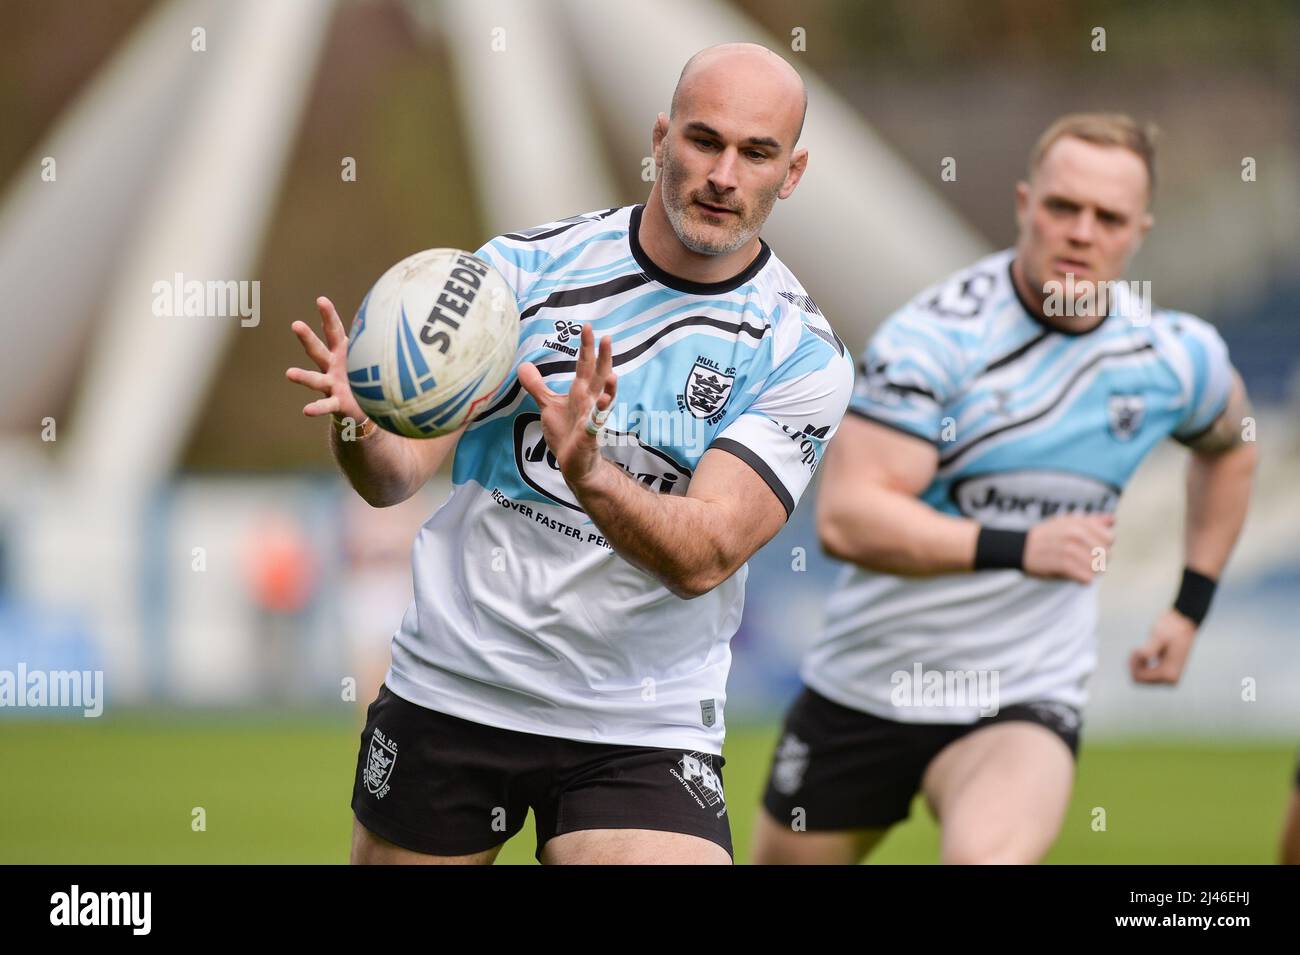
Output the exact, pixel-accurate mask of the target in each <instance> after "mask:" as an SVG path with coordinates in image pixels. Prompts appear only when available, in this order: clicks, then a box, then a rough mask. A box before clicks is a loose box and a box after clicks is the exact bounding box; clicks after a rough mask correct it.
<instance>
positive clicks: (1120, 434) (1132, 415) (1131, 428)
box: [1106, 395, 1146, 441]
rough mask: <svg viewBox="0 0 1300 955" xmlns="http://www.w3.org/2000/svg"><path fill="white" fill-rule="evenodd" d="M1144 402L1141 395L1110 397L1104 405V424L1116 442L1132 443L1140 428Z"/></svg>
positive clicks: (1144, 407)
mask: <svg viewBox="0 0 1300 955" xmlns="http://www.w3.org/2000/svg"><path fill="white" fill-rule="evenodd" d="M1145 410H1146V402H1145V401H1144V400H1143V399H1142V396H1141V395H1111V396H1110V401H1108V402H1107V403H1106V419H1107V420H1106V423H1107V425H1108V426H1109V427H1110V433H1111V436H1112V437H1113V438H1114V439H1115V440H1116V441H1132V440H1133V436H1134V435H1136V434H1137V433H1138V431H1139V430H1140V429H1141V427H1142V419H1143V417H1144V414H1143V412H1144V411H1145Z"/></svg>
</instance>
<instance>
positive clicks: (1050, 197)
mask: <svg viewBox="0 0 1300 955" xmlns="http://www.w3.org/2000/svg"><path fill="white" fill-rule="evenodd" d="M1154 168H1155V167H1154V148H1153V144H1152V139H1151V136H1150V134H1149V132H1148V131H1147V130H1146V129H1144V128H1142V127H1140V126H1138V125H1137V124H1136V123H1134V122H1133V121H1132V120H1131V119H1130V118H1128V117H1125V116H1118V115H1111V114H1078V115H1072V116H1066V117H1063V118H1062V119H1060V120H1058V121H1057V122H1056V123H1054V124H1053V125H1052V126H1051V127H1050V128H1049V129H1048V130H1047V131H1046V132H1045V133H1044V134H1043V136H1042V137H1041V138H1040V139H1039V141H1038V143H1037V145H1036V147H1035V148H1034V150H1033V153H1032V155H1031V158H1030V163H1029V176H1028V179H1027V181H1024V182H1021V183H1019V184H1018V185H1017V187H1016V216H1017V223H1018V226H1019V235H1018V238H1017V241H1016V244H1015V247H1014V248H1013V249H1008V250H1006V251H1003V252H999V253H996V254H994V255H991V256H988V257H987V258H984V259H982V260H980V261H979V262H976V263H975V264H974V265H972V266H970V267H968V268H965V269H963V270H962V271H960V272H958V273H956V274H955V275H953V276H951V277H949V278H948V279H946V280H944V281H942V282H940V283H939V284H938V285H937V286H935V287H934V288H931V289H929V290H927V291H925V292H923V293H922V294H921V295H920V296H918V297H917V298H916V299H915V300H914V301H912V302H911V303H910V304H908V305H906V306H905V307H903V308H902V309H900V310H899V311H898V312H896V313H894V314H893V315H891V316H890V317H889V318H888V319H887V320H886V321H885V322H884V323H883V325H882V326H881V327H880V328H879V329H878V330H877V331H876V333H875V335H874V337H873V339H872V341H871V342H870V344H869V346H868V347H867V349H866V352H865V354H864V356H863V358H862V362H861V366H860V369H859V370H860V374H859V376H858V381H857V385H856V387H855V391H854V396H853V399H852V400H851V401H850V405H849V411H850V412H851V413H850V415H849V416H848V417H847V418H846V420H845V422H844V425H843V427H842V428H841V429H840V434H839V437H838V438H837V439H836V441H835V444H834V448H833V450H832V452H831V454H830V461H829V463H828V464H827V466H826V471H825V474H824V475H823V485H822V488H821V491H820V493H819V495H818V508H817V523H818V532H819V536H820V538H821V541H822V544H823V546H824V548H825V549H826V550H827V551H828V552H829V553H830V554H831V555H832V556H834V557H837V558H840V559H842V560H845V561H848V562H850V565H849V566H848V567H846V568H845V570H844V572H843V575H842V577H841V578H840V580H839V581H838V584H837V587H836V590H835V592H834V593H833V595H832V596H831V598H830V599H829V601H828V606H827V621H826V624H825V628H824V630H823V631H822V632H821V633H820V635H819V636H818V637H817V638H816V639H815V641H814V644H813V646H812V647H811V649H810V651H809V652H808V653H807V655H806V657H805V659H804V663H803V667H802V677H803V682H804V690H803V692H802V694H801V695H800V696H799V698H798V699H797V701H796V702H795V703H794V705H793V707H792V708H791V710H790V711H789V713H788V715H787V718H786V722H785V727H784V731H783V733H782V735H781V738H780V741H779V743H778V748H777V750H776V753H775V757H774V760H773V763H772V769H771V774H770V777H769V781H768V785H767V790H766V793H765V795H764V800H763V805H764V811H763V812H762V813H760V819H759V820H758V823H757V829H756V836H755V841H756V846H755V860H756V861H759V862H771V863H776V862H781V863H811V862H820V863H851V862H856V861H859V860H860V859H862V858H863V857H864V856H865V855H866V854H868V853H869V852H870V850H871V849H872V847H873V846H875V845H876V844H877V842H878V841H879V840H880V839H881V837H882V836H883V835H884V834H885V832H887V831H888V829H889V828H890V827H891V826H892V825H894V824H895V823H897V822H899V821H901V820H903V819H905V818H906V817H907V816H908V813H909V807H910V805H911V803H912V800H913V797H914V796H915V794H916V793H917V792H918V791H920V792H923V793H924V794H925V797H926V800H927V802H928V805H929V807H930V809H931V811H932V812H933V813H934V815H935V817H936V819H937V820H938V822H939V824H940V827H941V830H942V859H943V860H944V861H945V862H959V863H974V862H1019V863H1027V862H1033V861H1037V860H1039V859H1041V858H1042V857H1043V855H1044V854H1045V853H1046V852H1047V850H1048V849H1049V848H1050V846H1051V844H1052V842H1053V840H1054V839H1055V837H1056V835H1057V832H1058V831H1059V829H1060V826H1061V822H1062V818H1063V815H1064V813H1065V810H1066V806H1067V803H1068V801H1069V798H1070V789H1071V785H1072V782H1073V775H1074V756H1075V755H1076V754H1077V750H1078V739H1079V729H1080V712H1081V709H1082V707H1083V705H1084V702H1085V685H1086V682H1087V680H1088V677H1089V675H1090V674H1091V673H1092V671H1093V668H1094V666H1095V661H1096V639H1095V630H1096V614H1097V610H1096V588H1097V577H1098V575H1099V574H1100V573H1101V572H1102V571H1104V569H1105V561H1106V557H1107V554H1108V551H1109V548H1110V546H1111V544H1112V541H1113V535H1114V525H1113V519H1114V518H1113V512H1114V510H1115V507H1116V504H1117V503H1118V501H1119V496H1120V494H1121V492H1122V489H1123V488H1124V485H1125V484H1126V482H1127V481H1128V479H1129V478H1130V476H1131V475H1132V474H1133V472H1134V470H1135V469H1136V468H1137V466H1138V464H1139V463H1140V462H1141V461H1142V459H1143V458H1144V457H1145V456H1146V455H1147V453H1148V452H1149V451H1150V450H1151V449H1152V448H1153V447H1154V446H1155V445H1156V444H1157V443H1158V442H1159V441H1161V440H1162V439H1164V438H1165V437H1167V436H1168V437H1173V438H1174V439H1176V440H1178V441H1180V442H1181V443H1183V444H1184V445H1186V446H1187V447H1188V448H1190V450H1191V454H1190V463H1189V470H1188V472H1187V483H1186V528H1185V545H1184V551H1185V565H1186V566H1185V569H1184V570H1183V574H1182V585H1181V589H1180V591H1179V592H1178V595H1177V598H1176V600H1175V602H1174V606H1173V607H1172V608H1171V609H1169V610H1167V611H1165V612H1164V613H1162V614H1161V616H1160V617H1159V618H1158V619H1157V620H1156V622H1155V624H1154V626H1153V627H1152V629H1151V631H1150V634H1149V636H1148V637H1147V639H1146V641H1145V642H1144V643H1143V644H1142V645H1141V646H1140V647H1139V648H1138V649H1136V650H1135V651H1133V653H1132V657H1131V659H1130V661H1129V665H1130V669H1131V673H1132V678H1133V679H1134V680H1136V681H1137V682H1139V683H1142V684H1145V685H1154V684H1174V683H1177V682H1178V679H1179V677H1180V675H1181V674H1182V672H1183V668H1184V666H1185V664H1186V662H1187V657H1188V654H1189V653H1190V651H1191V648H1192V643H1193V640H1194V638H1195V636H1196V632H1197V628H1198V626H1199V625H1200V623H1201V621H1202V619H1203V618H1204V616H1205V613H1206V611H1207V609H1208V606H1209V603H1210V598H1211V596H1212V594H1213V591H1214V587H1215V582H1216V581H1217V580H1218V579H1219V577H1220V575H1221V574H1222V573H1223V569H1224V565H1225V563H1226V562H1227V560H1228V555H1229V553H1230V552H1231V550H1232V547H1233V545H1234V543H1235V541H1236V538H1237V535H1238V532H1239V531H1240V529H1241V526H1242V522H1243V520H1244V518H1245V514H1246V509H1247V503H1248V499H1249V495H1250V486H1251V479H1252V474H1253V470H1254V466H1255V446H1254V444H1253V443H1250V442H1244V441H1243V419H1244V418H1245V417H1246V416H1247V415H1249V414H1250V410H1249V407H1248V404H1247V397H1246V392H1245V389H1244V387H1243V385H1242V382H1241V379H1240V377H1239V376H1238V375H1237V374H1236V372H1235V371H1234V370H1233V368H1232V366H1231V365H1230V364H1229V361H1228V354H1227V349H1226V348H1225V346H1224V343H1223V341H1222V339H1221V338H1220V337H1219V335H1218V334H1217V332H1216V331H1215V330H1214V328H1213V327H1212V326H1211V325H1210V324H1209V323H1207V322H1205V321H1203V320H1201V319H1200V318H1197V317H1195V316H1192V315H1188V314H1185V313H1181V312H1176V311H1168V310H1155V309H1154V308H1151V307H1149V302H1148V301H1147V300H1148V299H1149V296H1145V295H1144V293H1143V290H1142V288H1141V287H1140V286H1139V287H1138V288H1136V289H1134V288H1133V287H1131V286H1130V285H1129V284H1127V283H1124V284H1122V283H1120V282H1119V280H1120V279H1121V278H1122V277H1123V276H1124V275H1125V273H1126V271H1127V268H1128V264H1129V261H1130V258H1131V257H1132V256H1133V254H1134V253H1135V252H1136V251H1137V249H1138V247H1139V245H1140V244H1141V242H1142V240H1143V237H1144V236H1145V235H1146V234H1147V232H1148V231H1149V230H1150V229H1151V226H1152V221H1153V220H1152V214H1151V211H1150V203H1151V196H1152V191H1153V187H1154V183H1155V176H1154ZM1121 572H1122V571H1121Z"/></svg>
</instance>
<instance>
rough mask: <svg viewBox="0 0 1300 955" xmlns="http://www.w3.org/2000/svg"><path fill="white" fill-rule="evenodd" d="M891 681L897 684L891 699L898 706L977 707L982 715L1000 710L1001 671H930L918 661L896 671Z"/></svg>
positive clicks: (891, 693)
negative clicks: (905, 668) (999, 680)
mask: <svg viewBox="0 0 1300 955" xmlns="http://www.w3.org/2000/svg"><path fill="white" fill-rule="evenodd" d="M889 682H890V684H891V685H892V686H893V689H891V690H890V691H889V701H890V702H891V703H892V704H893V705H894V706H897V707H919V706H924V707H944V708H949V707H951V708H958V709H971V708H975V709H977V710H978V711H979V715H980V716H996V715H997V713H998V671H997V670H927V669H926V668H925V667H923V666H922V665H921V664H920V663H919V662H918V663H913V664H912V669H911V670H895V671H894V672H893V673H892V674H890V676H889Z"/></svg>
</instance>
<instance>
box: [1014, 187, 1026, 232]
mask: <svg viewBox="0 0 1300 955" xmlns="http://www.w3.org/2000/svg"><path fill="white" fill-rule="evenodd" d="M1028 210H1029V183H1027V182H1025V181H1024V180H1023V179H1022V180H1020V182H1018V183H1016V223H1017V224H1018V225H1020V226H1021V227H1022V228H1023V227H1024V225H1025V213H1026V212H1027V211H1028Z"/></svg>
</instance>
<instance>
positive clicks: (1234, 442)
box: [1180, 368, 1251, 454]
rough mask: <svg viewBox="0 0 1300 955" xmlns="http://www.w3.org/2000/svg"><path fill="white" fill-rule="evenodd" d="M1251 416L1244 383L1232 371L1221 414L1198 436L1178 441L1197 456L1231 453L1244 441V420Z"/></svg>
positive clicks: (1248, 398) (1235, 372)
mask: <svg viewBox="0 0 1300 955" xmlns="http://www.w3.org/2000/svg"><path fill="white" fill-rule="evenodd" d="M1250 416H1251V406H1250V396H1249V395H1248V394H1247V393H1246V383H1245V382H1243V381H1242V380H1241V375H1240V374H1238V373H1237V370H1236V369H1235V368H1234V369H1232V385H1231V387H1230V389H1229V391H1228V401H1227V404H1226V405H1225V406H1224V409H1223V412H1222V413H1221V414H1220V415H1219V416H1218V417H1217V418H1215V419H1214V421H1213V423H1212V424H1211V425H1210V426H1209V427H1208V428H1206V429H1205V430H1204V431H1202V432H1201V433H1200V434H1198V435H1194V436H1192V437H1190V438H1183V439H1180V440H1181V443H1183V444H1185V445H1187V447H1189V448H1191V449H1192V450H1193V451H1195V452H1197V453H1198V454H1222V453H1224V452H1225V451H1231V450H1232V449H1233V448H1235V447H1237V446H1238V445H1239V444H1241V443H1242V442H1243V441H1244V440H1245V436H1244V433H1243V431H1244V427H1245V420H1246V419H1247V418H1249V417H1250Z"/></svg>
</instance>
